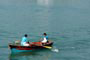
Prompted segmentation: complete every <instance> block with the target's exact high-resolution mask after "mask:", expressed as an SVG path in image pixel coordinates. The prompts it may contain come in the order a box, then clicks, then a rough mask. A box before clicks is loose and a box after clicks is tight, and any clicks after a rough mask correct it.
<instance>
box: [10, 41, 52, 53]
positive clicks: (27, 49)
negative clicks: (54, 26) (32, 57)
mask: <svg viewBox="0 0 90 60" xmlns="http://www.w3.org/2000/svg"><path fill="white" fill-rule="evenodd" d="M40 43H41V42H32V44H30V46H21V45H20V44H13V43H10V44H9V48H10V50H11V52H31V51H32V50H37V49H51V48H52V45H53V42H52V41H49V42H48V43H45V44H43V45H40Z"/></svg>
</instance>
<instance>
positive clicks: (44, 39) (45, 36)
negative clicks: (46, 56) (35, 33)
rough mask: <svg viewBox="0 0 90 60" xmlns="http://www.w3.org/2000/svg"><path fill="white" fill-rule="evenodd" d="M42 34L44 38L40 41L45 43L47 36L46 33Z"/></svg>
mask: <svg viewBox="0 0 90 60" xmlns="http://www.w3.org/2000/svg"><path fill="white" fill-rule="evenodd" d="M43 35H44V38H43V40H42V41H41V42H42V43H47V42H48V36H47V34H46V33H44V34H43Z"/></svg>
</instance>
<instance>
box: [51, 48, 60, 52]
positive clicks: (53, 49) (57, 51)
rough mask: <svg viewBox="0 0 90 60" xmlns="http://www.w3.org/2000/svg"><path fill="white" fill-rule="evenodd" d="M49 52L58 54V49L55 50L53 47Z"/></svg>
mask: <svg viewBox="0 0 90 60" xmlns="http://www.w3.org/2000/svg"><path fill="white" fill-rule="evenodd" d="M51 51H53V52H56V53H58V52H59V49H57V48H56V47H53V48H52V49H51Z"/></svg>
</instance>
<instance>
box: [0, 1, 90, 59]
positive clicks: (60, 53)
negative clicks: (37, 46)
mask: <svg viewBox="0 0 90 60" xmlns="http://www.w3.org/2000/svg"><path fill="white" fill-rule="evenodd" d="M43 32H46V33H47V34H48V35H49V37H50V39H51V40H53V41H54V47H55V48H56V50H44V51H36V52H31V53H20V54H11V53H10V50H9V49H8V43H10V42H14V41H15V40H20V39H21V37H22V36H23V35H24V34H25V33H27V34H29V40H30V41H31V42H33V41H37V40H39V39H40V38H41V36H42V34H43ZM89 46H90V0H0V59H2V60H21V59H22V60H90V57H89V56H90V47H89Z"/></svg>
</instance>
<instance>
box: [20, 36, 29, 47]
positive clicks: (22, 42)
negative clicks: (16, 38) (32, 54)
mask: <svg viewBox="0 0 90 60" xmlns="http://www.w3.org/2000/svg"><path fill="white" fill-rule="evenodd" d="M27 37H28V35H27V34H25V35H24V37H23V38H22V41H21V45H22V46H29V43H28V40H27Z"/></svg>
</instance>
